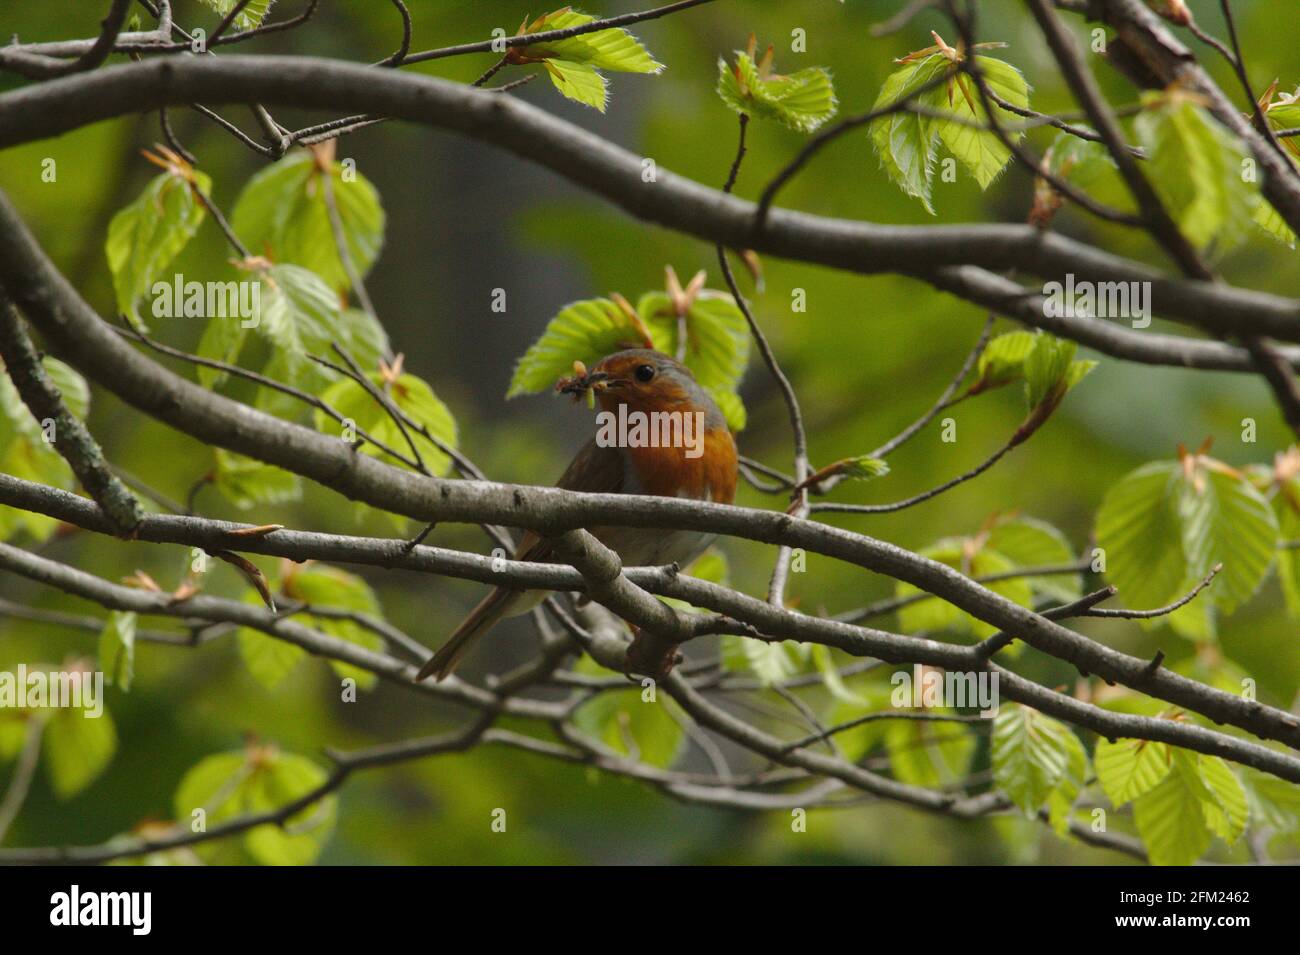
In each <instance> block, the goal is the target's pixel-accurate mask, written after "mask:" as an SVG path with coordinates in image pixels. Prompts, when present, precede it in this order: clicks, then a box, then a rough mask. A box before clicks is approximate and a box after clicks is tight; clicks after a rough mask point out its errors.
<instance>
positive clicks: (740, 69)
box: [718, 50, 838, 133]
mask: <svg viewBox="0 0 1300 955" xmlns="http://www.w3.org/2000/svg"><path fill="white" fill-rule="evenodd" d="M718 95H719V96H720V97H722V101H723V102H724V103H726V104H727V106H729V107H730V108H731V109H733V110H735V111H736V112H737V113H743V114H745V115H747V116H751V117H753V118H755V119H768V120H773V121H775V122H778V123H780V124H781V125H783V126H786V127H789V128H790V129H793V130H796V131H798V132H801V133H811V132H813V131H814V130H816V129H817V128H818V127H819V126H821V125H822V124H823V123H825V122H826V121H827V120H828V119H830V118H831V117H832V116H834V115H835V111H836V109H837V108H838V104H837V102H836V99H835V87H834V85H833V84H832V83H831V75H830V72H829V71H828V70H826V69H824V68H822V67H819V66H810V67H808V68H806V69H802V70H800V71H799V72H797V73H794V74H791V75H789V76H781V75H777V74H771V73H769V74H766V75H764V73H763V71H762V70H761V69H760V67H759V66H758V64H756V63H755V62H754V60H753V57H751V56H750V54H749V53H746V52H744V51H741V50H737V51H736V65H735V67H734V68H733V67H729V66H728V65H727V61H726V60H723V59H719V60H718Z"/></svg>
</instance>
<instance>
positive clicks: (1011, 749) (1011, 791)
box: [992, 703, 1078, 818]
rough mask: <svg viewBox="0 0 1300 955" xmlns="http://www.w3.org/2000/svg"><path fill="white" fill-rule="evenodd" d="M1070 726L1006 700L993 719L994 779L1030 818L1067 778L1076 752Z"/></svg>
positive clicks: (1075, 739) (1075, 738) (1075, 740)
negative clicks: (1071, 741) (1072, 743)
mask: <svg viewBox="0 0 1300 955" xmlns="http://www.w3.org/2000/svg"><path fill="white" fill-rule="evenodd" d="M1071 739H1073V740H1074V742H1075V743H1077V742H1078V739H1077V737H1075V736H1074V733H1073V732H1072V731H1071V730H1070V728H1069V727H1068V726H1066V725H1065V724H1064V723H1061V722H1059V721H1057V720H1054V719H1052V718H1051V717H1049V716H1044V715H1043V714H1042V713H1039V712H1038V711H1037V710H1031V709H1030V708H1029V707H1027V706H1021V705H1020V704H1018V703H1004V704H1002V706H1001V707H1000V708H999V710H998V715H997V716H996V717H995V718H994V720H993V744H992V762H993V780H994V782H996V783H997V785H998V787H999V788H1000V789H1001V790H1002V791H1003V792H1005V793H1006V794H1007V795H1008V796H1010V797H1011V801H1012V802H1013V803H1015V804H1016V806H1017V807H1019V809H1020V811H1021V812H1023V813H1024V814H1025V815H1026V816H1027V817H1029V818H1033V817H1034V816H1035V815H1037V813H1038V810H1039V808H1040V807H1041V806H1042V805H1043V804H1044V803H1045V802H1047V800H1048V797H1050V796H1051V795H1052V792H1053V791H1054V790H1055V789H1056V788H1057V787H1058V786H1059V785H1060V783H1061V781H1062V780H1063V779H1064V778H1065V776H1066V773H1067V771H1068V769H1069V766H1070V761H1071V757H1072V755H1073V752H1074V750H1073V747H1072V746H1071V743H1070V740H1071Z"/></svg>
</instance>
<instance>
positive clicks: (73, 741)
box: [42, 706, 117, 799]
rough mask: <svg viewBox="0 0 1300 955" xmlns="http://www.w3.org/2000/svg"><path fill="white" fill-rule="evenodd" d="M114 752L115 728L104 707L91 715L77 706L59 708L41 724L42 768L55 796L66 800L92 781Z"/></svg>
mask: <svg viewBox="0 0 1300 955" xmlns="http://www.w3.org/2000/svg"><path fill="white" fill-rule="evenodd" d="M116 752H117V730H116V728H115V727H114V726H113V720H112V718H111V717H110V716H109V715H108V711H107V710H104V711H103V712H102V713H100V714H99V716H96V717H93V718H91V717H88V716H87V715H86V712H85V710H84V709H82V708H81V707H75V706H73V707H63V708H61V709H58V710H55V711H54V714H53V715H52V716H51V717H50V719H49V722H48V723H46V725H45V735H44V738H43V740H42V753H43V756H44V761H45V770H46V773H47V775H48V776H49V780H50V789H52V790H53V791H54V795H55V796H56V797H57V798H59V799H70V798H72V797H73V796H75V795H77V793H79V792H81V791H82V790H83V789H85V788H86V787H87V786H89V785H90V784H91V783H93V782H94V781H95V780H96V779H97V778H98V777H99V775H100V774H101V773H103V772H104V770H105V769H107V768H108V764H109V763H111V762H112V761H113V756H114V754H116Z"/></svg>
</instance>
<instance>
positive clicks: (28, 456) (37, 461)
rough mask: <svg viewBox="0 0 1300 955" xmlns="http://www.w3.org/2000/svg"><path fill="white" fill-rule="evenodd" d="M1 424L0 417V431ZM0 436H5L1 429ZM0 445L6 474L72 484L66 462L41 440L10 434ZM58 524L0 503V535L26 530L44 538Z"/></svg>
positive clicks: (0, 463)
mask: <svg viewBox="0 0 1300 955" xmlns="http://www.w3.org/2000/svg"><path fill="white" fill-rule="evenodd" d="M3 425H4V419H3V418H0V431H3ZM0 439H4V435H3V434H2V433H0ZM0 449H3V454H2V456H0V471H3V472H4V473H5V474H8V475H11V476H12V477H16V478H21V479H23V480H24V481H32V482H33V483H36V484H47V485H49V486H51V487H58V488H62V489H64V490H70V489H71V488H72V487H73V486H74V484H75V479H74V478H73V475H72V468H70V467H68V462H66V461H65V460H63V457H62V456H61V455H60V454H59V453H58V452H57V451H55V450H54V449H53V448H51V447H50V446H49V445H47V444H46V443H45V442H44V441H33V440H32V439H31V438H28V437H27V436H25V435H15V434H11V435H10V436H9V437H8V439H7V440H0ZM58 526H59V522H58V520H56V519H55V518H53V517H49V516H47V515H45V514H37V513H36V512H34V511H27V510H19V509H17V508H12V507H8V506H3V505H0V538H3V539H8V538H10V537H12V536H13V535H15V534H17V533H18V532H19V531H24V530H25V531H26V532H27V533H28V534H30V535H31V536H32V537H33V538H34V539H35V540H37V541H43V540H46V539H48V538H49V536H50V535H51V534H53V533H54V532H55V530H57V529H58Z"/></svg>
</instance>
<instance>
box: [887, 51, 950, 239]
mask: <svg viewBox="0 0 1300 955" xmlns="http://www.w3.org/2000/svg"><path fill="white" fill-rule="evenodd" d="M948 65H949V61H948V59H947V58H946V57H944V56H942V55H941V54H938V53H936V54H934V55H932V56H927V57H925V58H923V59H920V60H917V61H915V62H912V63H907V64H906V65H904V66H903V67H902V68H901V69H898V70H895V71H894V72H893V73H891V74H889V77H888V78H887V79H886V80H885V85H884V86H883V87H881V89H880V95H879V96H877V97H876V102H875V103H874V104H873V105H872V107H871V109H872V111H873V112H874V111H876V110H881V109H884V108H885V107H887V106H892V105H893V104H895V103H899V102H902V101H903V100H906V99H908V98H909V97H912V96H915V95H916V93H917V91H918V90H920V89H921V88H922V87H924V86H925V85H926V84H927V83H930V82H931V81H933V80H935V79H936V78H937V77H939V76H942V75H943V74H944V72H945V71H946V70H947V69H948ZM937 88H942V85H941V86H940V87H937ZM937 136H938V132H937V131H936V130H935V124H934V120H933V119H931V118H930V117H929V116H922V115H920V114H919V113H914V112H912V111H910V110H906V109H901V110H898V111H897V112H894V113H891V114H890V115H888V116H882V117H880V118H879V119H876V120H874V121H873V122H872V123H871V142H872V145H873V146H874V147H875V149H876V156H877V157H878V158H879V160H880V164H881V165H882V166H883V167H884V169H885V172H886V173H887V174H888V175H889V178H890V179H892V180H893V181H894V183H895V184H896V185H897V186H898V188H900V189H902V190H903V192H905V193H906V194H907V195H909V196H915V197H916V198H918V199H920V200H921V202H922V204H923V205H924V206H925V209H926V211H927V212H929V213H930V214H931V215H934V206H933V205H932V203H931V201H930V193H931V189H932V186H933V182H934V144H935V139H936V138H937Z"/></svg>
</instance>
